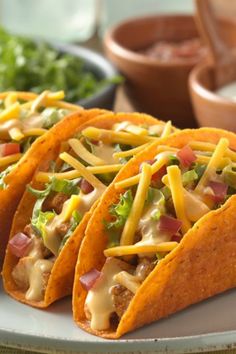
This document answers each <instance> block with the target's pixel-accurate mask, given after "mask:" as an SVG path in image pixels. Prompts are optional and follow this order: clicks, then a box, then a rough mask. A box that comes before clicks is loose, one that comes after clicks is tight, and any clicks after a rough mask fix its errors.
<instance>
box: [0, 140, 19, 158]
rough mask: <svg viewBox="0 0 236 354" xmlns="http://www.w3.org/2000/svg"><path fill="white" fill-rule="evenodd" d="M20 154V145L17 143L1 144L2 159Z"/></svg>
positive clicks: (0, 153)
mask: <svg viewBox="0 0 236 354" xmlns="http://www.w3.org/2000/svg"><path fill="white" fill-rule="evenodd" d="M19 152H20V145H19V144H17V143H6V144H0V155H1V157H4V156H8V155H13V154H18V153H19Z"/></svg>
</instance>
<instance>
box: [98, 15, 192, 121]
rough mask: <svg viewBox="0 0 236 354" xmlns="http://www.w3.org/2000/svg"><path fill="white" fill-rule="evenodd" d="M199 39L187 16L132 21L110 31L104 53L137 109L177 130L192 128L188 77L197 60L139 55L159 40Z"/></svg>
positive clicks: (190, 19) (105, 40)
mask: <svg viewBox="0 0 236 354" xmlns="http://www.w3.org/2000/svg"><path fill="white" fill-rule="evenodd" d="M196 37H198V32H197V29H196V26H195V22H194V20H193V18H192V17H191V16H187V15H176V16H175V15H161V16H159V15H155V16H148V17H141V18H133V19H130V20H128V21H125V22H122V23H121V24H118V25H117V26H116V27H114V28H112V29H111V30H109V31H108V32H107V33H106V35H105V39H104V45H105V52H106V54H107V56H108V58H109V59H110V60H111V61H112V62H113V63H114V64H115V65H116V67H117V68H118V69H119V70H120V71H121V73H122V74H124V76H125V77H126V78H127V82H126V85H125V89H126V92H127V94H128V96H129V98H130V99H131V101H132V103H133V105H134V106H135V109H137V110H139V111H144V112H146V113H149V114H152V115H154V116H156V117H158V118H161V119H165V120H167V119H171V120H172V122H173V123H174V124H175V125H176V126H178V127H193V126H195V124H196V123H195V120H194V116H193V111H192V106H191V102H190V97H189V92H188V75H189V73H190V71H191V70H192V68H193V67H194V66H195V64H196V59H195V58H191V59H188V60H184V61H181V62H180V61H178V62H176V61H171V62H163V61H160V60H158V59H156V58H150V57H148V56H147V55H145V54H140V53H138V51H139V50H143V49H145V48H147V47H148V46H150V45H152V44H153V43H155V42H158V41H162V40H164V41H174V42H178V41H181V40H187V39H192V38H196Z"/></svg>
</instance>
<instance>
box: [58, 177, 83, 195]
mask: <svg viewBox="0 0 236 354" xmlns="http://www.w3.org/2000/svg"><path fill="white" fill-rule="evenodd" d="M78 183H79V179H78V178H76V179H73V180H67V179H57V178H56V177H52V178H51V190H52V191H53V192H62V193H64V194H67V195H72V194H79V187H78Z"/></svg>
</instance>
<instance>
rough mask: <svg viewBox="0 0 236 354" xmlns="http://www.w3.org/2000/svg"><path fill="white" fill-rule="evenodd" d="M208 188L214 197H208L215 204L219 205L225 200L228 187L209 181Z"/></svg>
mask: <svg viewBox="0 0 236 354" xmlns="http://www.w3.org/2000/svg"><path fill="white" fill-rule="evenodd" d="M209 187H210V188H211V189H212V190H213V193H214V195H209V196H210V197H211V198H212V199H213V200H214V202H215V203H220V202H223V201H224V200H225V197H226V194H227V189H228V186H227V184H225V183H221V182H215V181H210V182H209Z"/></svg>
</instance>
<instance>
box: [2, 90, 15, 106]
mask: <svg viewBox="0 0 236 354" xmlns="http://www.w3.org/2000/svg"><path fill="white" fill-rule="evenodd" d="M17 98H18V97H17V93H16V92H9V94H8V95H7V97H6V98H5V100H4V106H5V107H6V108H9V107H10V106H12V105H13V104H14V103H15V102H16V101H17Z"/></svg>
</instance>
